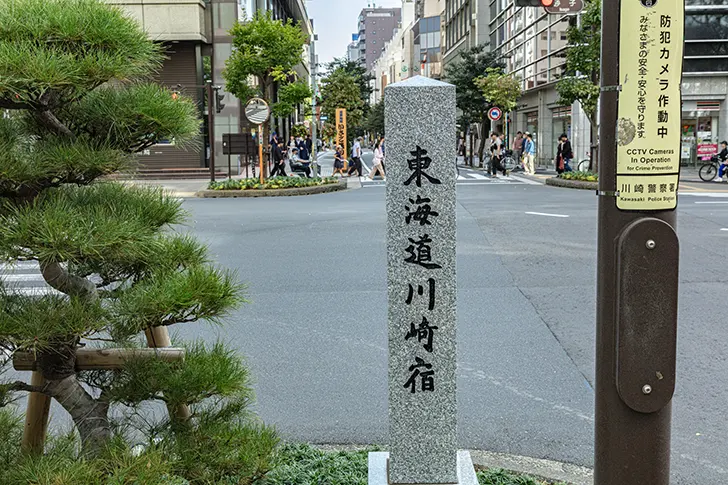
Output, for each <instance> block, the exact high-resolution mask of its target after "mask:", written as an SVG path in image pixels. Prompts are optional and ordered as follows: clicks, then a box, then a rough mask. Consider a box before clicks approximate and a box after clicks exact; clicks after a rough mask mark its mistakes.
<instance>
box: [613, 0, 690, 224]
mask: <svg viewBox="0 0 728 485" xmlns="http://www.w3.org/2000/svg"><path fill="white" fill-rule="evenodd" d="M621 4H622V6H621V29H620V32H621V33H620V57H619V79H620V83H621V93H620V95H619V120H618V139H617V144H618V146H617V190H618V192H619V196H618V197H617V207H618V208H619V209H621V210H629V211H649V210H671V209H675V208H676V207H677V189H678V181H679V174H680V133H681V131H680V130H681V115H682V105H681V82H682V63H683V38H684V36H683V32H684V18H685V6H684V4H683V2H682V1H675V0H622V2H621Z"/></svg>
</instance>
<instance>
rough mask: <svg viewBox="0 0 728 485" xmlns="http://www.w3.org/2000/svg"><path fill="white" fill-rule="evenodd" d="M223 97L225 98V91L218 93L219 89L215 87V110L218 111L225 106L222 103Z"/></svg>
mask: <svg viewBox="0 0 728 485" xmlns="http://www.w3.org/2000/svg"><path fill="white" fill-rule="evenodd" d="M218 89H219V88H218ZM223 99H225V93H223V94H220V91H218V90H217V89H215V112H217V113H220V112H221V111H222V110H223V108H224V107H225V105H224V104H223V103H222V100H223Z"/></svg>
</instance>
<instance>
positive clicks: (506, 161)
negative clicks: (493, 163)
mask: <svg viewBox="0 0 728 485" xmlns="http://www.w3.org/2000/svg"><path fill="white" fill-rule="evenodd" d="M501 163H502V164H503V168H505V169H506V170H507V171H509V172H510V171H511V170H513V169H514V168H516V161H515V160H514V159H513V157H504V158H503V160H502V161H501Z"/></svg>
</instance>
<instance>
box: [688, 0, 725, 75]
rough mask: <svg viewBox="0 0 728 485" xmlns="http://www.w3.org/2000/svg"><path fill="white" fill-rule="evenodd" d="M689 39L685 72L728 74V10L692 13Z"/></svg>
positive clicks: (689, 17) (689, 23) (690, 14)
mask: <svg viewBox="0 0 728 485" xmlns="http://www.w3.org/2000/svg"><path fill="white" fill-rule="evenodd" d="M688 3H693V4H694V3H695V2H694V1H693V2H688ZM702 3H703V4H704V3H705V2H702ZM685 39H686V41H687V42H686V44H685V64H684V66H685V67H684V68H685V72H728V42H726V39H728V8H725V9H718V10H716V11H712V10H711V12H710V13H703V12H691V11H688V13H687V15H686V16H685ZM724 56H725V57H724Z"/></svg>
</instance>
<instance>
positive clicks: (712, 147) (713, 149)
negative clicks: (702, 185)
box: [698, 143, 718, 160]
mask: <svg viewBox="0 0 728 485" xmlns="http://www.w3.org/2000/svg"><path fill="white" fill-rule="evenodd" d="M717 154H718V144H717V143H701V144H700V145H698V158H699V159H701V160H710V157H712V156H713V155H717Z"/></svg>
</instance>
